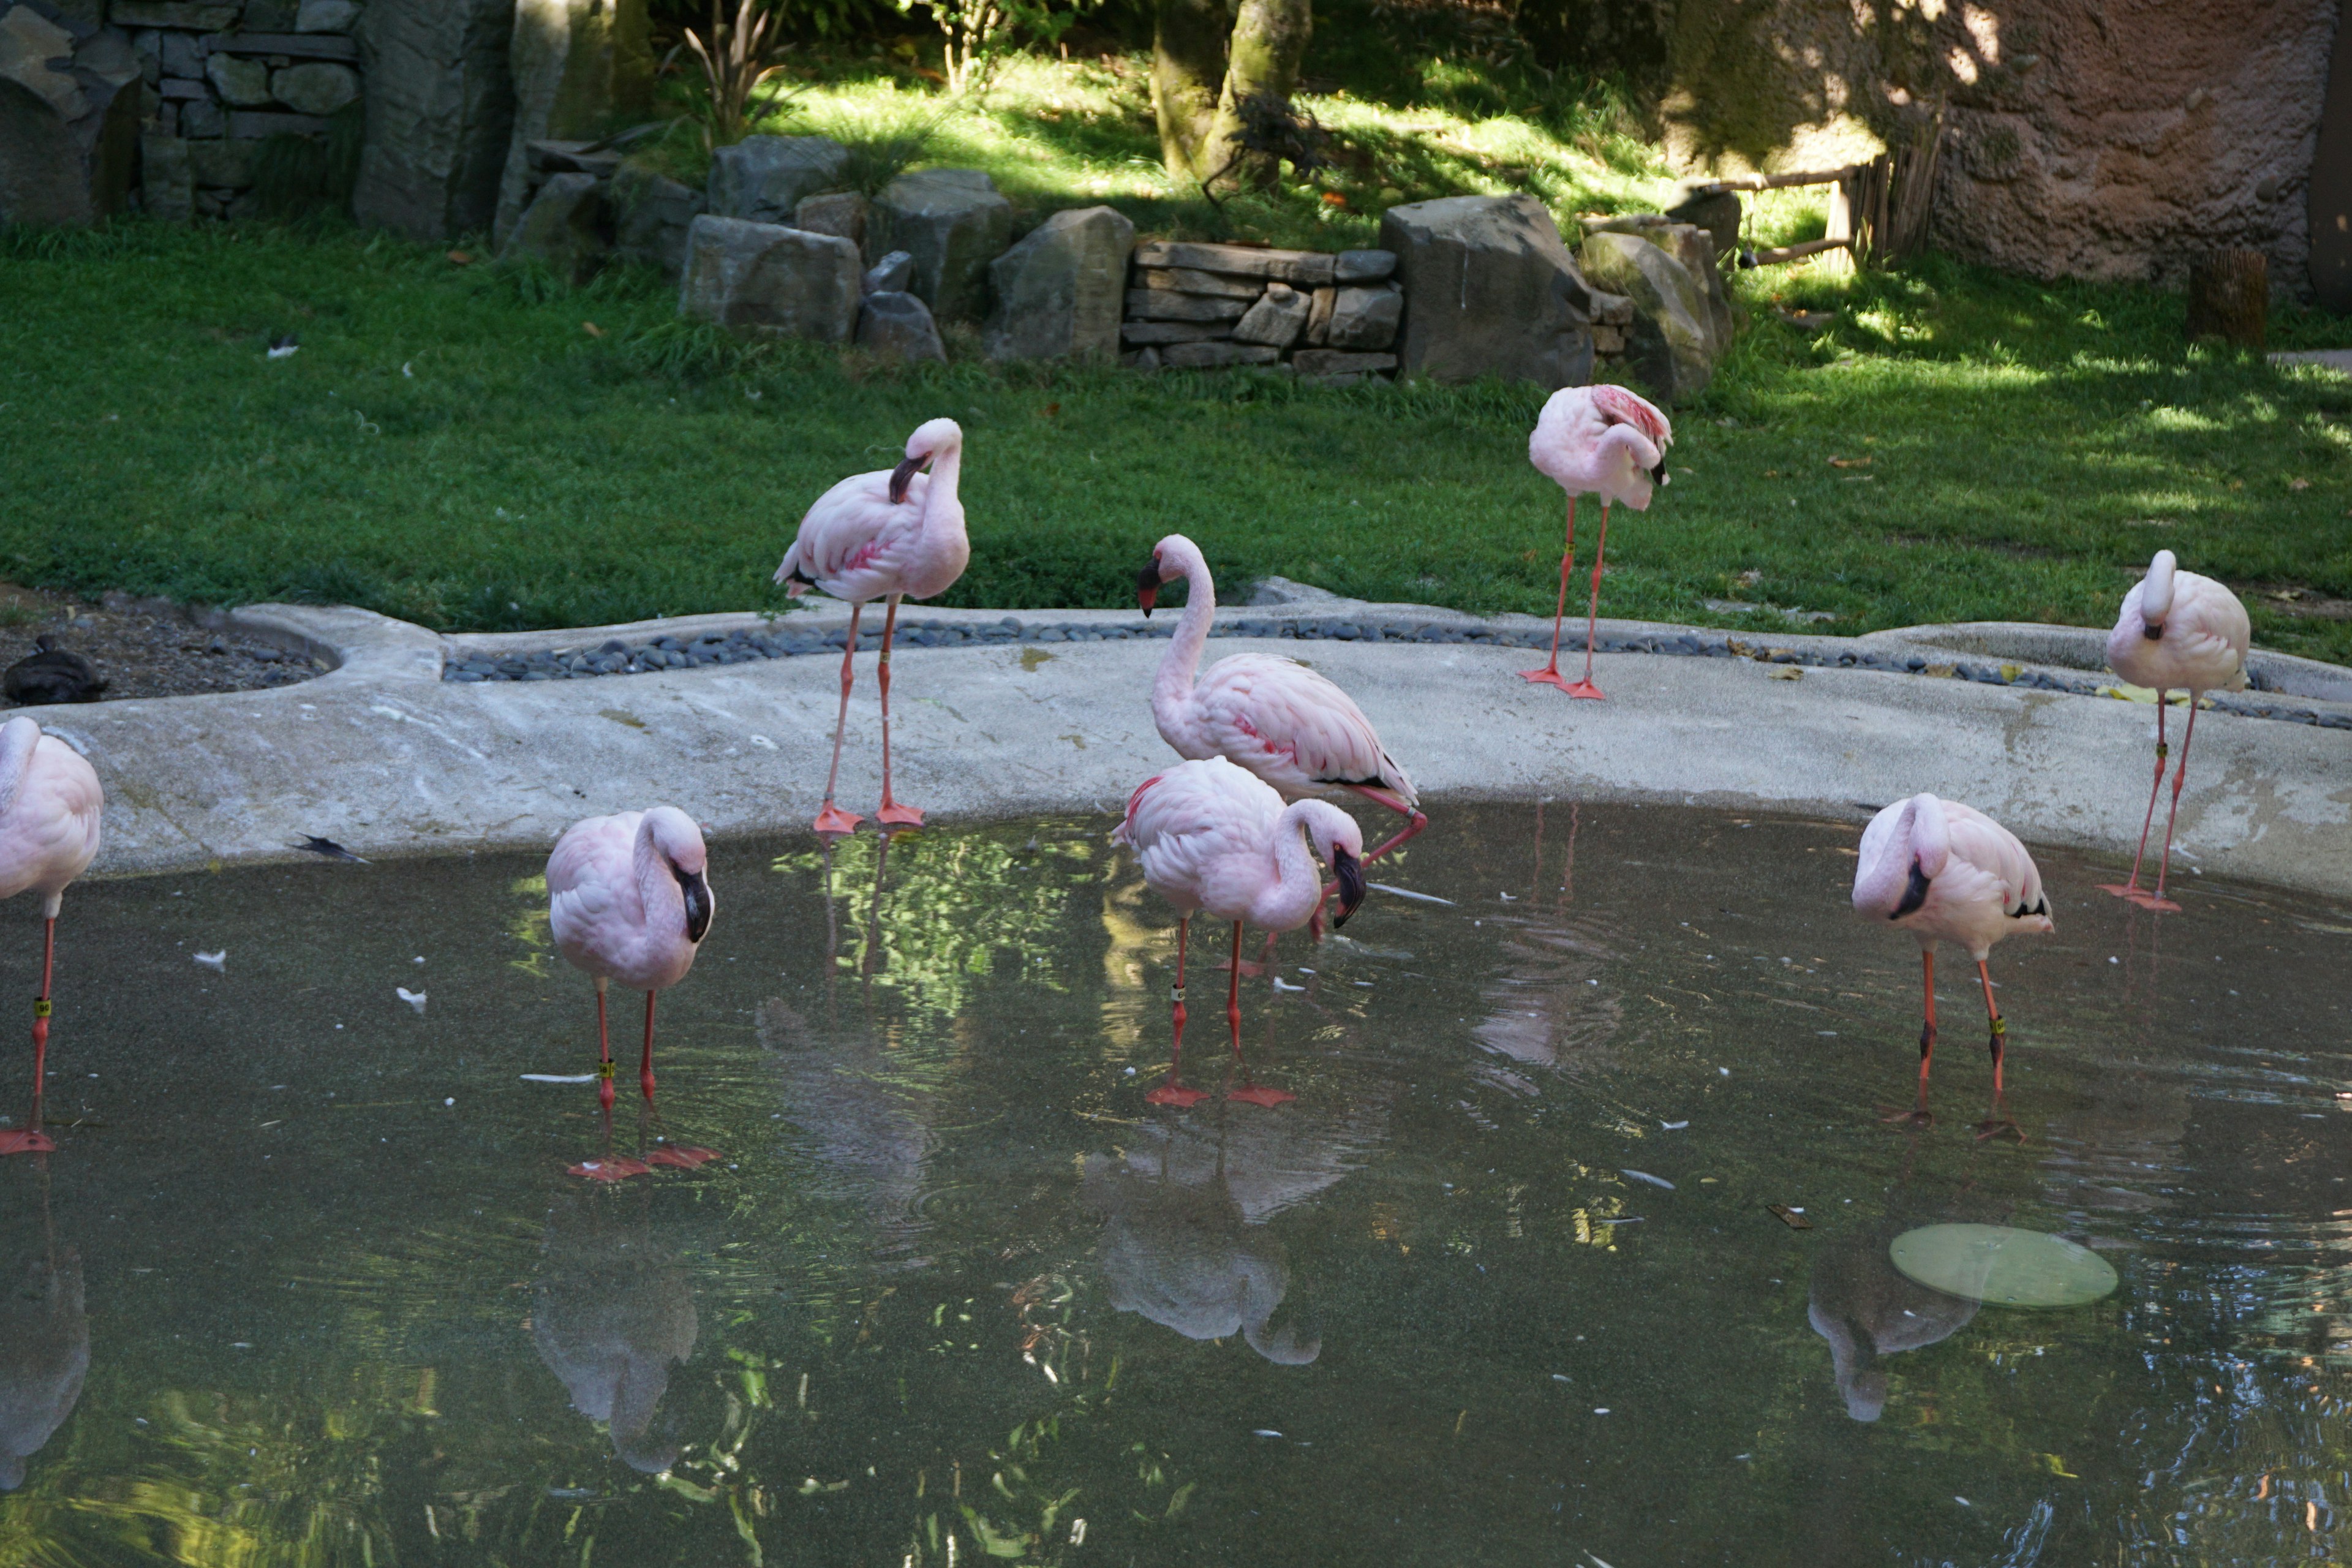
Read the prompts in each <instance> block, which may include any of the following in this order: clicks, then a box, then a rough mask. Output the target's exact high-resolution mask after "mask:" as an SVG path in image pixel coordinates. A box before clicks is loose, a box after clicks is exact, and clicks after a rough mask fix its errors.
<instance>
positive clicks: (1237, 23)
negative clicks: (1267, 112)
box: [1201, 0, 1315, 186]
mask: <svg viewBox="0 0 2352 1568" xmlns="http://www.w3.org/2000/svg"><path fill="white" fill-rule="evenodd" d="M1314 31H1315V9H1314V6H1313V5H1312V3H1311V0H1242V6H1241V15H1240V16H1238V17H1236V18H1235V19H1234V44H1233V56H1232V60H1231V63H1230V64H1228V65H1227V66H1226V68H1225V89H1224V91H1223V93H1222V94H1221V95H1220V96H1219V97H1218V100H1217V118H1216V122H1215V124H1214V125H1213V127H1212V128H1211V129H1210V132H1209V144H1208V146H1207V148H1206V149H1205V150H1204V151H1203V152H1202V158H1201V161H1202V163H1205V164H1206V165H1207V166H1208V168H1207V171H1206V172H1208V173H1211V174H1213V173H1214V172H1215V171H1216V170H1218V169H1220V168H1223V167H1224V166H1225V165H1226V164H1227V163H1229V162H1232V161H1233V160H1234V155H1235V154H1236V153H1240V152H1241V149H1240V148H1239V147H1238V146H1236V145H1235V144H1234V140H1233V138H1234V133H1235V132H1238V131H1239V130H1240V129H1241V126H1242V119H1241V111H1240V105H1241V103H1242V100H1244V99H1249V98H1271V99H1275V100H1278V101H1280V102H1283V103H1288V102H1289V101H1290V95H1291V94H1292V93H1294V92H1296V91H1297V90H1298V68H1299V65H1300V64H1301V62H1303V61H1304V60H1305V59H1306V58H1307V39H1308V38H1309V37H1312V36H1313V34H1314ZM1276 173H1277V164H1276V160H1275V159H1273V158H1270V157H1267V156H1265V154H1263V153H1244V154H1242V157H1241V159H1240V161H1239V162H1238V163H1233V168H1232V172H1231V174H1230V175H1229V178H1231V179H1232V180H1233V182H1234V184H1252V185H1260V186H1264V185H1271V184H1274V179H1275V175H1276Z"/></svg>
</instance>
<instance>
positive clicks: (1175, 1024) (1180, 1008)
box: [1143, 915, 1209, 1108]
mask: <svg viewBox="0 0 2352 1568" xmlns="http://www.w3.org/2000/svg"><path fill="white" fill-rule="evenodd" d="M1191 935H1192V916H1191V915H1186V916H1185V917H1184V919H1183V921H1181V923H1179V924H1178V926H1177V927H1176V984H1174V985H1172V986H1171V987H1170V988H1169V991H1168V1021H1169V1025H1170V1026H1171V1029H1172V1030H1173V1032H1174V1035H1175V1039H1174V1041H1173V1042H1172V1043H1171V1045H1170V1047H1169V1049H1168V1081H1167V1082H1165V1083H1163V1084H1161V1085H1160V1087H1159V1088H1158V1089H1153V1090H1152V1091H1151V1092H1150V1094H1147V1095H1145V1096H1144V1097H1143V1098H1144V1100H1146V1101H1147V1102H1148V1103H1150V1104H1152V1105H1173V1106H1177V1107H1179V1108H1182V1107H1188V1106H1194V1105H1198V1104H1200V1103H1201V1101H1202V1100H1206V1099H1208V1098H1209V1095H1208V1091H1207V1090H1206V1089H1190V1088H1187V1087H1186V1086H1185V1085H1184V1083H1183V1081H1182V1076H1183V1068H1184V946H1185V942H1186V939H1187V938H1189V937H1190V936H1191Z"/></svg>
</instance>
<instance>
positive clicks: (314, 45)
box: [115, 5, 360, 61]
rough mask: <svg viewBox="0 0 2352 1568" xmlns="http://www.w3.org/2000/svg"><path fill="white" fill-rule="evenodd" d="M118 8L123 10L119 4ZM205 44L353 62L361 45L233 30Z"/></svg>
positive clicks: (328, 36) (327, 37) (219, 50)
mask: <svg viewBox="0 0 2352 1568" xmlns="http://www.w3.org/2000/svg"><path fill="white" fill-rule="evenodd" d="M115 9H116V10H117V11H118V12H119V11H120V10H121V5H117V6H116V7H115ZM205 47H206V48H207V49H208V50H209V51H210V52H211V53H213V54H216V55H286V56H289V58H296V59H311V60H342V61H352V60H356V59H358V58H360V47H359V45H358V44H356V43H354V42H352V40H351V39H349V38H345V37H337V36H336V35H334V34H332V33H231V34H229V35H228V36H227V37H222V38H215V39H213V40H212V41H211V42H210V43H208V44H206V45H205Z"/></svg>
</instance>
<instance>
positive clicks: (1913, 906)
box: [1853, 795, 2056, 1138]
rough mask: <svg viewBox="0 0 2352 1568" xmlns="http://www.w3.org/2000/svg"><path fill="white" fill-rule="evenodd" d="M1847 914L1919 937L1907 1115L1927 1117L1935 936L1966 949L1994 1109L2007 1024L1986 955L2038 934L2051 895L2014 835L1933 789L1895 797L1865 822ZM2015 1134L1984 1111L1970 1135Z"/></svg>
mask: <svg viewBox="0 0 2352 1568" xmlns="http://www.w3.org/2000/svg"><path fill="white" fill-rule="evenodd" d="M1853 908H1854V912H1855V913H1856V914H1859V915H1863V916H1865V917H1867V918H1869V919H1872V920H1885V921H1892V922H1893V923H1895V925H1898V926H1900V927H1902V928H1903V929H1904V930H1905V931H1909V932H1910V933H1911V934H1912V935H1913V936H1914V937H1916V938H1917V939H1918V942H1919V963H1920V967H1921V969H1922V970H1923V971H1924V972H1925V974H1926V977H1927V1026H1926V1027H1924V1028H1922V1029H1921V1030H1920V1031H1919V1106H1918V1109H1917V1110H1913V1111H1911V1112H1909V1113H1908V1115H1907V1120H1909V1121H1915V1122H1918V1123H1920V1124H1923V1125H1924V1124H1926V1123H1927V1122H1928V1121H1932V1120H1933V1118H1931V1117H1930V1116H1929V1115H1928V1114H1927V1068H1928V1066H1929V1064H1930V1063H1931V1062H1932V1061H1933V1060H1934V1058H1935V1053H1936V943H1937V942H1939V941H1940V942H1952V943H1955V944H1957V945H1958V946H1960V947H1963V948H1966V949H1967V950H1968V952H1969V957H1971V958H1973V959H1975V960H1976V961H1977V977H1978V978H1979V980H1981V981H1983V982H1984V999H1985V1015H1986V1016H1987V1017H1988V1018H1990V1020H1991V1021H1992V1047H1991V1048H1992V1095H1993V1109H1994V1110H1996V1111H1999V1110H2000V1107H2001V1082H2000V1067H2001V1055H2002V1047H2003V1043H2004V1042H2005V1041H2006V1040H2007V1038H2008V1036H2009V1025H2008V1023H2007V1021H2006V1020H2004V1019H2003V1018H2002V1017H2001V1016H2000V1005H1998V1004H1997V1003H1995V1002H1994V1001H1993V999H1992V974H1991V973H1990V971H1989V970H1987V969H1986V967H1985V958H1986V955H1987V954H1988V953H1990V952H1991V951H1992V947H1993V944H1994V943H1995V942H2001V941H2004V940H2006V939H2007V938H2009V937H2012V936H2015V935H2017V934H2018V933H2019V932H2021V931H2034V932H2043V933H2046V932H2048V931H2053V930H2055V929H2056V928H2055V927H2053V925H2052V924H2051V921H2050V900H2048V899H2047V898H2045V897H2044V896H2043V895H2042V873H2041V872H2040V871H2039V870H2037V869H2035V868H2034V865H2033V857H2032V856H2031V855H2029V854H2027V853H2026V852H2025V846H2024V845H2022V844H2021V843H2019V842H2018V841H2017V835H2015V834H2014V833H2011V831H2010V830H2009V829H2008V828H2006V827H2003V826H2001V825H2000V823H1998V822H1995V821H1994V820H1993V819H1992V818H1991V817H1990V816H1986V815H1985V814H1984V813H1983V812H1981V811H1979V810H1977V809H1976V808H1975V807H1974V806H1969V805H1961V804H1960V803H1959V802H1958V801H1957V800H1939V799H1937V797H1936V796H1934V795H1913V796H1912V797H1911V798H1910V799H1908V800H1898V801H1896V802H1895V804H1894V805H1890V806H1888V807H1886V808H1885V810H1884V811H1881V812H1880V813H1879V814H1878V815H1877V816H1874V817H1872V818H1871V819H1870V826H1868V827H1866V828H1864V829H1863V834H1862V854H1861V858H1860V859H1859V860H1857V861H1856V862H1855V865H1854V871H1853ZM1996 1132H2008V1133H2012V1134H2014V1133H2016V1132H2017V1124H2016V1123H2015V1122H2013V1121H2007V1120H2005V1119H1988V1120H1986V1121H1981V1122H1979V1123H1978V1124H1977V1136H1978V1137H1979V1138H1990V1137H1991V1136H1992V1135H1993V1134H1994V1133H1996Z"/></svg>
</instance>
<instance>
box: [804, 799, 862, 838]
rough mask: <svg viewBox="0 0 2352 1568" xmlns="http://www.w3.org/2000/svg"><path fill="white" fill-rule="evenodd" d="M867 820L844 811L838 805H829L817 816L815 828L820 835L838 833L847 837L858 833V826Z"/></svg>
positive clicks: (851, 812) (854, 813)
mask: <svg viewBox="0 0 2352 1568" xmlns="http://www.w3.org/2000/svg"><path fill="white" fill-rule="evenodd" d="M865 820H866V819H865V818H864V817H862V816H858V815H857V814H856V812H854V811H844V810H842V809H841V807H839V806H837V805H828V806H826V807H825V808H824V810H823V811H820V812H818V813H817V814H816V822H815V825H814V826H815V828H816V831H817V832H819V833H838V834H842V835H844V836H846V835H848V834H852V833H855V832H856V831H857V825H858V824H859V823H861V822H863V821H865Z"/></svg>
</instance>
